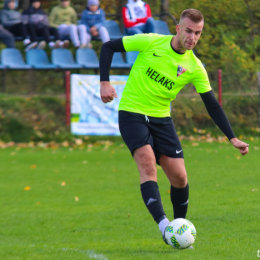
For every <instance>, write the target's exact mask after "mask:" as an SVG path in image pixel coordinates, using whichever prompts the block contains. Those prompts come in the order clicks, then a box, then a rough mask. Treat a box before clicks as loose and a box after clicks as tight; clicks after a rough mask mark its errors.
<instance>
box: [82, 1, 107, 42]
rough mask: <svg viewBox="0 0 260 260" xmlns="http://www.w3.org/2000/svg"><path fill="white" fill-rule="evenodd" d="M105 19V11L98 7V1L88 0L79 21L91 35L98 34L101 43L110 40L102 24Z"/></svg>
mask: <svg viewBox="0 0 260 260" xmlns="http://www.w3.org/2000/svg"><path fill="white" fill-rule="evenodd" d="M105 19H106V18H105V12H104V10H103V9H101V8H100V7H99V1H98V0H88V2H87V7H86V9H85V10H84V11H83V12H82V16H81V23H82V24H84V25H85V26H86V27H87V32H88V33H89V34H90V35H91V36H93V37H97V36H100V38H101V41H102V42H103V43H105V42H108V41H109V40H110V38H109V34H108V31H107V29H106V27H104V26H103V25H102V23H103V22H104V21H105Z"/></svg>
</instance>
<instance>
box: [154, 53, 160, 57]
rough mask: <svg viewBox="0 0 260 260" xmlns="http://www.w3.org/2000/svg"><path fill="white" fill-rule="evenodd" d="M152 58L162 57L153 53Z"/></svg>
mask: <svg viewBox="0 0 260 260" xmlns="http://www.w3.org/2000/svg"><path fill="white" fill-rule="evenodd" d="M153 56H155V57H162V56H159V55H156V54H155V53H154V54H153Z"/></svg>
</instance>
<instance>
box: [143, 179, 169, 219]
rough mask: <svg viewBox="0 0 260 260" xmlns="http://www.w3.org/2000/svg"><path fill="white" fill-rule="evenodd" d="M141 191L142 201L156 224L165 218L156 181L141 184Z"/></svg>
mask: <svg viewBox="0 0 260 260" xmlns="http://www.w3.org/2000/svg"><path fill="white" fill-rule="evenodd" d="M141 193H142V196H143V200H144V203H145V205H146V207H147V208H148V210H149V211H150V213H151V215H152V216H153V218H154V220H155V221H156V223H157V224H159V222H160V221H161V220H162V219H163V218H165V212H164V210H163V206H162V201H161V196H160V192H159V188H158V185H157V182H155V181H147V182H145V183H142V184H141Z"/></svg>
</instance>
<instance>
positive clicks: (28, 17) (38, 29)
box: [23, 0, 69, 49]
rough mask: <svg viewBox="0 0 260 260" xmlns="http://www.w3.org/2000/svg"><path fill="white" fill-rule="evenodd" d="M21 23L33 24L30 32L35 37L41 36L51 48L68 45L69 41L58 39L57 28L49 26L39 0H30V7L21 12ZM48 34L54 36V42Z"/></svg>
mask: <svg viewBox="0 0 260 260" xmlns="http://www.w3.org/2000/svg"><path fill="white" fill-rule="evenodd" d="M23 23H25V24H27V25H28V24H33V25H34V26H33V28H34V29H35V30H33V31H32V32H31V34H34V37H35V38H36V37H37V36H40V37H43V38H44V41H45V42H47V43H48V45H49V47H50V48H51V49H54V48H59V47H64V48H67V47H68V45H69V41H64V42H63V41H60V36H59V33H58V30H57V29H56V28H54V27H50V26H49V21H48V15H47V14H46V13H45V12H44V11H43V10H42V8H41V0H31V4H30V7H29V8H28V9H27V10H25V11H24V12H23ZM50 35H53V36H54V40H55V42H53V41H52V40H51V38H50Z"/></svg>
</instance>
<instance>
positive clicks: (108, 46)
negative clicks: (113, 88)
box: [99, 38, 125, 81]
mask: <svg viewBox="0 0 260 260" xmlns="http://www.w3.org/2000/svg"><path fill="white" fill-rule="evenodd" d="M115 52H125V47H124V44H123V38H119V39H116V40H113V41H108V42H106V43H104V44H103V45H102V48H101V52H100V59H99V69H100V81H109V71H110V66H111V63H112V59H113V55H114V53H115Z"/></svg>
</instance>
